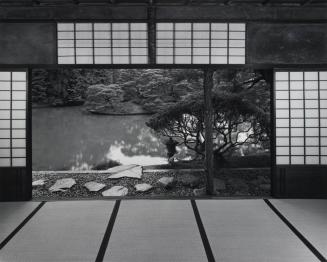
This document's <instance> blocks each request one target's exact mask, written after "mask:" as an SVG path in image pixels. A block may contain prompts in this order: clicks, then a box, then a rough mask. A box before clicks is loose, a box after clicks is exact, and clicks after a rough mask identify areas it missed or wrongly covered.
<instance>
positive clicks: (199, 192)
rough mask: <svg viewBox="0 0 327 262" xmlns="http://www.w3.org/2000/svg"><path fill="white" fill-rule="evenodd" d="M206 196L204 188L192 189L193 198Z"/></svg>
mask: <svg viewBox="0 0 327 262" xmlns="http://www.w3.org/2000/svg"><path fill="white" fill-rule="evenodd" d="M206 194H207V190H206V188H205V187H202V188H196V189H193V195H195V196H205V195H206Z"/></svg>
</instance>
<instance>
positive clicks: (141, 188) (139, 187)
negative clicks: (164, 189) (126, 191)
mask: <svg viewBox="0 0 327 262" xmlns="http://www.w3.org/2000/svg"><path fill="white" fill-rule="evenodd" d="M152 188H153V186H151V185H150V184H146V183H144V184H137V185H135V189H136V192H146V191H149V190H150V189H152Z"/></svg>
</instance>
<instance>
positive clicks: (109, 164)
mask: <svg viewBox="0 0 327 262" xmlns="http://www.w3.org/2000/svg"><path fill="white" fill-rule="evenodd" d="M115 166H120V163H119V162H118V161H115V160H111V159H105V160H102V161H101V162H99V163H97V164H96V165H95V166H94V167H93V168H92V170H107V169H109V168H113V167H115Z"/></svg>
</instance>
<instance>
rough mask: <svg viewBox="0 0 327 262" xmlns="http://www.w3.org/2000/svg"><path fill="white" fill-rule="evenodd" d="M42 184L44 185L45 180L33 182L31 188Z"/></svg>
mask: <svg viewBox="0 0 327 262" xmlns="http://www.w3.org/2000/svg"><path fill="white" fill-rule="evenodd" d="M44 184H45V180H44V179H39V180H35V181H33V183H32V187H38V186H44Z"/></svg>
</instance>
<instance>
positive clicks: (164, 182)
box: [158, 176, 176, 188]
mask: <svg viewBox="0 0 327 262" xmlns="http://www.w3.org/2000/svg"><path fill="white" fill-rule="evenodd" d="M158 183H159V184H160V185H161V186H163V187H164V188H172V187H173V186H174V185H175V184H176V180H175V178H173V177H167V176H164V177H162V178H160V179H159V180H158Z"/></svg>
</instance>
